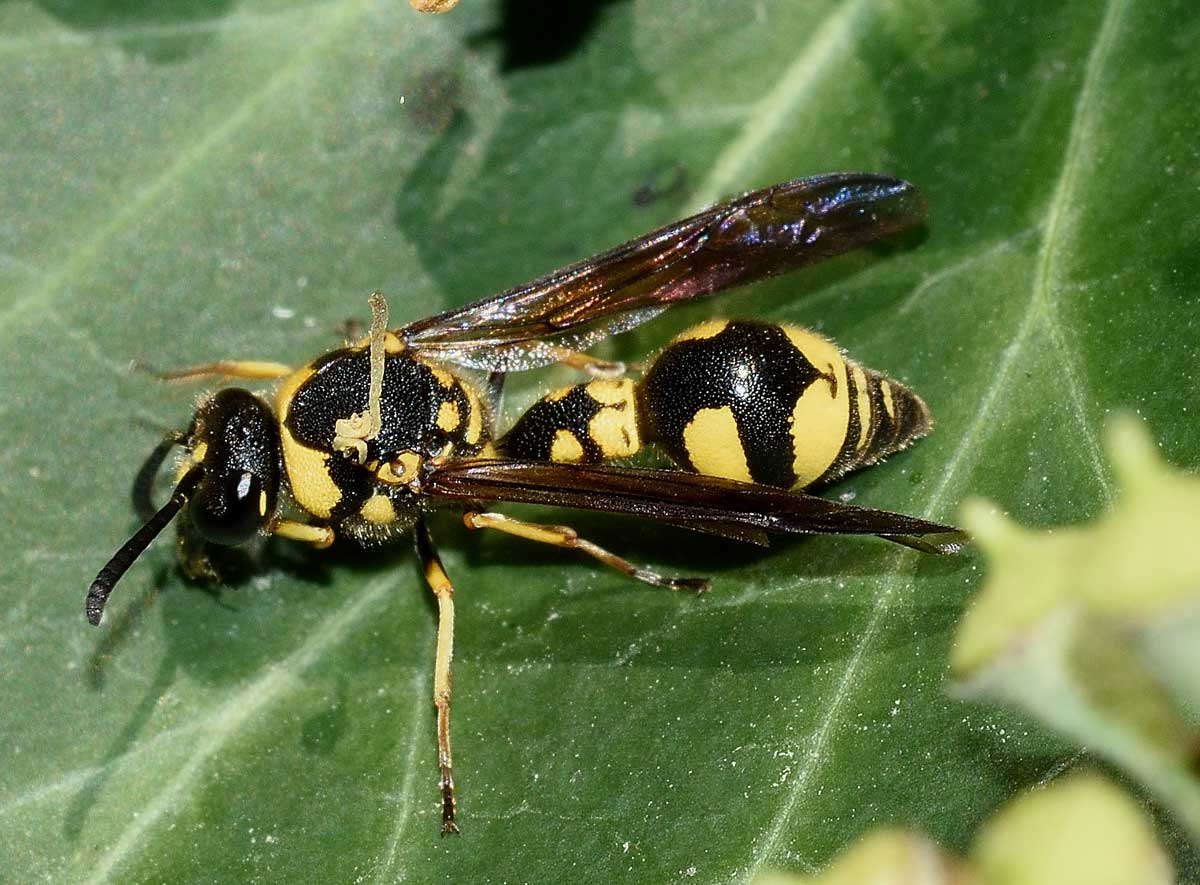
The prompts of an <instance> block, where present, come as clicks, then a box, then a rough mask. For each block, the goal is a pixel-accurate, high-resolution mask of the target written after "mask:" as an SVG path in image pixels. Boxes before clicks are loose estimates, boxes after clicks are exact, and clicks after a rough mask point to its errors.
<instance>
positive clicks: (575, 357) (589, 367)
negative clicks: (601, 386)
mask: <svg viewBox="0 0 1200 885" xmlns="http://www.w3.org/2000/svg"><path fill="white" fill-rule="evenodd" d="M551 352H552V353H553V354H554V358H555V359H556V360H557V361H558V362H560V363H562V364H563V365H564V366H570V367H571V368H572V369H578V370H579V371H581V372H587V373H588V374H589V375H591V376H592V377H593V378H620V377H621V376H622V375H624V374H625V368H626V367H625V364H624V363H623V362H620V361H615V362H614V361H613V360H602V359H600V357H598V356H592V355H591V354H590V353H580V352H579V351H577V350H571V349H570V348H567V347H552V348H551Z"/></svg>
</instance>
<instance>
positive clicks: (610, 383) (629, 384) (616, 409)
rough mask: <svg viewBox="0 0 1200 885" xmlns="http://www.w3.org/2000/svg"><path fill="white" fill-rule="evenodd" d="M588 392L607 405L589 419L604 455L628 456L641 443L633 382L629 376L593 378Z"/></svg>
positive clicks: (637, 448)
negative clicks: (606, 378)
mask: <svg viewBox="0 0 1200 885" xmlns="http://www.w3.org/2000/svg"><path fill="white" fill-rule="evenodd" d="M587 393H588V396H590V397H591V398H592V399H594V400H595V401H596V402H598V403H603V404H604V407H603V408H602V409H600V411H599V412H597V413H596V414H595V415H594V416H593V417H592V420H591V421H590V422H588V436H589V437H590V438H591V440H592V442H594V443H595V444H596V445H597V446H599V447H600V451H601V452H602V453H603V455H604V457H605V458H628V457H629V456H630V455H632V454H634V453H635V452H637V451H638V450H639V449H640V448H641V447H642V443H641V440H640V439H639V438H638V428H637V412H636V409H637V401H636V399H635V396H634V384H633V381H631V380H630V379H628V378H622V379H617V380H604V381H592V382H591V383H589V384H588V385H587Z"/></svg>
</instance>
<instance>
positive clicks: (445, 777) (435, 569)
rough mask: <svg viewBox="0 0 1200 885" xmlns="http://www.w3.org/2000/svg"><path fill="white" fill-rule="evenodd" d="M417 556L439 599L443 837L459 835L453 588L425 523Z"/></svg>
mask: <svg viewBox="0 0 1200 885" xmlns="http://www.w3.org/2000/svg"><path fill="white" fill-rule="evenodd" d="M416 540H417V555H418V556H420V557H421V566H422V568H423V569H424V571H425V580H426V581H427V582H428V583H429V589H430V590H432V591H433V595H434V596H435V597H436V598H437V606H438V631H437V652H436V655H435V658H434V661H435V663H434V668H433V704H434V706H435V707H437V735H438V768H439V770H440V772H441V778H440V780H439V781H438V786H440V787H441V790H442V834H443V835H445V834H446V833H457V832H458V824H456V823H455V822H454V809H455V800H454V774H453V771H452V762H451V756H450V662H451V660H452V659H453V658H454V587H453V586H452V585H451V583H450V579H449V578H448V577H447V576H446V570H445V568H443V567H442V560H441V558H440V557H439V556H438V555H437V551H436V550H435V549H434V548H433V538H431V537H430V536H429V529H428V528H427V527H426V525H425V521H424V520H419V521H418V522H417V526H416Z"/></svg>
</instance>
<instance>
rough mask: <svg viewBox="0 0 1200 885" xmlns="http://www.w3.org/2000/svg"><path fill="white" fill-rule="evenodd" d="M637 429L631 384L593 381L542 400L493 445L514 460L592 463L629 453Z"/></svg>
mask: <svg viewBox="0 0 1200 885" xmlns="http://www.w3.org/2000/svg"><path fill="white" fill-rule="evenodd" d="M638 425H639V420H638V414H637V392H636V389H635V385H634V382H633V381H632V380H631V379H629V378H619V379H615V380H597V381H591V382H589V383H587V384H576V385H574V386H572V387H563V388H560V389H558V390H555V391H554V392H552V393H549V394H547V395H546V396H544V397H542V398H541V399H540V400H538V401H537V402H536V403H534V404H533V405H532V406H531V407H530V408H529V410H528V411H527V412H525V414H524V415H522V416H521V418H520V420H518V421H517V423H516V424H515V425H514V426H513V428H512V430H510V431H509V432H508V433H507V434H506V435H505V437H504V438H503V439H502V440H500V442H499V444H498V445H499V448H500V450H501V451H502V452H504V453H505V454H507V455H511V456H512V457H515V458H532V459H534V460H538V461H560V462H564V463H568V464H595V463H597V462H600V461H611V460H613V459H615V458H628V457H629V456H630V455H633V454H635V453H636V452H637V451H638V450H639V449H640V448H641V446H642V443H641V433H640V432H639V429H638Z"/></svg>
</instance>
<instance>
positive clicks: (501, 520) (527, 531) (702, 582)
mask: <svg viewBox="0 0 1200 885" xmlns="http://www.w3.org/2000/svg"><path fill="white" fill-rule="evenodd" d="M463 522H464V523H465V524H466V526H467V528H469V529H497V530H498V531H501V532H506V533H508V534H510V535H516V536H517V537H518V538H525V539H526V540H529V541H537V542H539V543H541V544H552V545H554V546H555V547H566V548H567V549H570V550H580V551H582V552H584V553H586V554H587V555H588V556H592V557H594V558H596V559H598V560H600V561H601V562H602V563H604V564H605V565H607V566H609V567H610V568H615V569H616V570H617V571H619V572H621V573H622V574H626V575H628V576H629V577H631V578H633V579H634V580H637V581H641V582H643V583H645V584H653V585H654V586H655V587H668V588H670V589H671V590H707V589H708V584H709V581H708V579H707V578H668V577H663V576H662V575H660V574H658V573H657V572H652V571H650V570H649V569H644V568H638V567H637V566H636V565H634V564H633V563H632V562H630V561H629V560H627V559H622V558H621V557H619V556H617V555H616V554H615V553H609V552H608V551H607V550H605V549H604V548H603V547H598V546H597V545H595V544H593V543H592V542H591V541H586V540H584V539H583V538H581V537H579V535H578V533H577V532H576V531H575V529H573V528H571V527H570V526H565V525H541V524H540V523H536V522H525V521H524V520H521V519H513V518H512V517H510V516H505V515H504V514H502V513H478V512H476V511H470V512H468V513H465V514H463Z"/></svg>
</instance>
